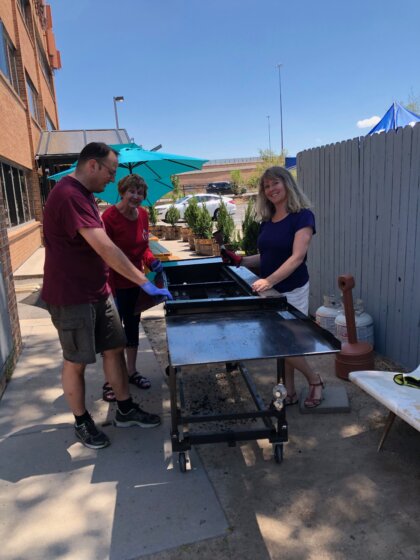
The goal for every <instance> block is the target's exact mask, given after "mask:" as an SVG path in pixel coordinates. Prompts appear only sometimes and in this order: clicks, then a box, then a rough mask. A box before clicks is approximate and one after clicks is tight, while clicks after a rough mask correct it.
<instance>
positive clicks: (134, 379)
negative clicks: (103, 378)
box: [128, 371, 152, 389]
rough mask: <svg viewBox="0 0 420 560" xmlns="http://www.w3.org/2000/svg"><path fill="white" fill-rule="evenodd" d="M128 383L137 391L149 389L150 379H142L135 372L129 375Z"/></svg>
mask: <svg viewBox="0 0 420 560" xmlns="http://www.w3.org/2000/svg"><path fill="white" fill-rule="evenodd" d="M128 382H129V383H131V384H132V385H135V386H136V387H138V388H139V389H150V387H151V386H152V384H151V383H150V379H147V377H144V375H141V374H140V373H139V372H138V371H135V372H134V373H133V374H132V375H130V377H129V378H128Z"/></svg>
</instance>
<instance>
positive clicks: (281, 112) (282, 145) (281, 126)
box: [277, 64, 284, 155]
mask: <svg viewBox="0 0 420 560" xmlns="http://www.w3.org/2000/svg"><path fill="white" fill-rule="evenodd" d="M282 66H283V64H277V68H278V69H279V93H280V132H281V154H280V155H283V151H284V144H283V105H282V99H281V67H282Z"/></svg>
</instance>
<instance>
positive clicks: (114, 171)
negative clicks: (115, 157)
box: [96, 159, 118, 177]
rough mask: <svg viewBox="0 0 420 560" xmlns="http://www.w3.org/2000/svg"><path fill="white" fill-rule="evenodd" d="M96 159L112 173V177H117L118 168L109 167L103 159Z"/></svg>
mask: <svg viewBox="0 0 420 560" xmlns="http://www.w3.org/2000/svg"><path fill="white" fill-rule="evenodd" d="M96 161H97V162H98V163H99V165H102V166H103V167H105V169H106V170H107V171H108V173H109V174H110V175H111V177H115V175H116V173H117V169H118V168H115V169H114V168H112V167H109V165H107V164H106V163H104V162H103V161H102V160H101V159H97V160H96Z"/></svg>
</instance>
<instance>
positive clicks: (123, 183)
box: [118, 173, 147, 198]
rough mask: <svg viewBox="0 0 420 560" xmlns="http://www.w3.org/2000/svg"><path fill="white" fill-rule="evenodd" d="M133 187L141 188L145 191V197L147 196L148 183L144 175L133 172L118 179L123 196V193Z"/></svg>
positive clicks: (119, 189)
mask: <svg viewBox="0 0 420 560" xmlns="http://www.w3.org/2000/svg"><path fill="white" fill-rule="evenodd" d="M131 187H134V188H135V189H141V190H142V191H143V196H144V198H147V185H146V181H145V180H144V179H143V177H140V175H137V174H136V173H132V174H131V175H126V176H125V177H123V178H122V179H120V180H119V181H118V192H119V193H120V195H121V196H123V194H125V193H126V192H127V191H128V189H129V188H131Z"/></svg>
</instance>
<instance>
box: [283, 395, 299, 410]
mask: <svg viewBox="0 0 420 560" xmlns="http://www.w3.org/2000/svg"><path fill="white" fill-rule="evenodd" d="M298 402H299V399H298V396H297V394H296V391H295V392H294V393H293V395H287V396H286V398H285V399H284V406H293V405H294V404H297V403H298Z"/></svg>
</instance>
